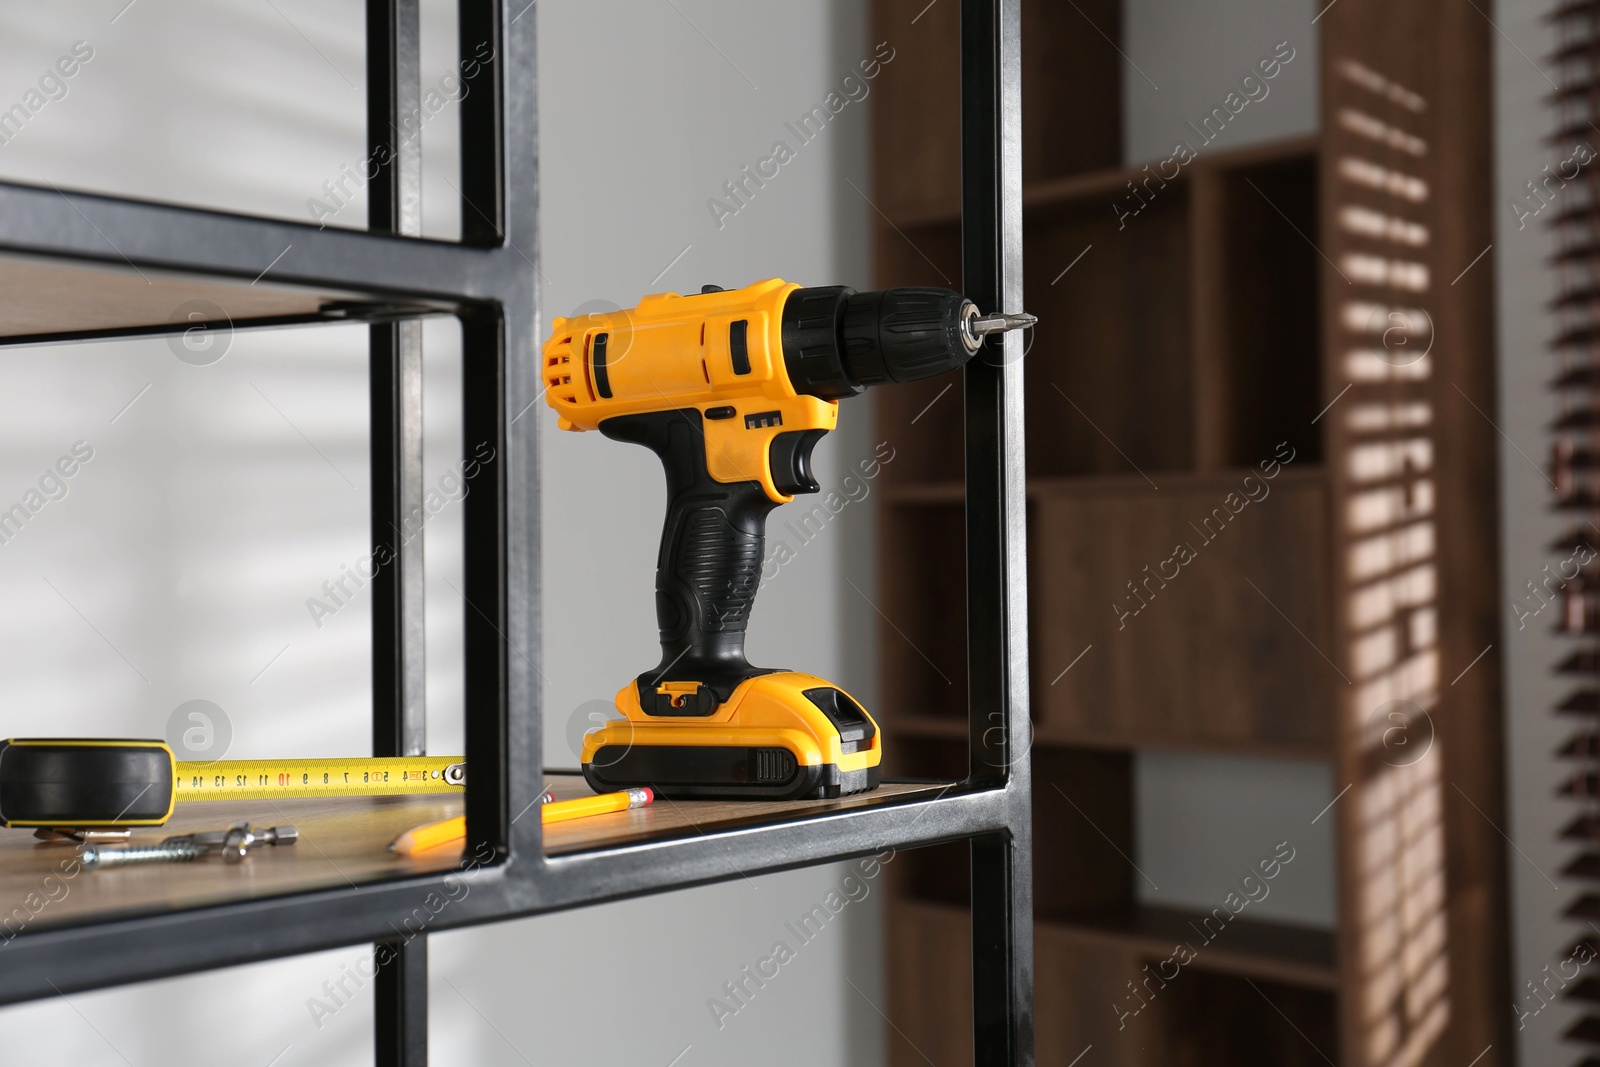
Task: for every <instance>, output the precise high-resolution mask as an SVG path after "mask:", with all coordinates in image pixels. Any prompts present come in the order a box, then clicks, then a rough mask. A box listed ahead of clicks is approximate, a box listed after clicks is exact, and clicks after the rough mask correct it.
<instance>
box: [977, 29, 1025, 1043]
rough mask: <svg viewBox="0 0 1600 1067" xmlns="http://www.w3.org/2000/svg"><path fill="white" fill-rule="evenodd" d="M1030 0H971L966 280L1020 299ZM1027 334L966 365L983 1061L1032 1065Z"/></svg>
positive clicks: (987, 349)
mask: <svg viewBox="0 0 1600 1067" xmlns="http://www.w3.org/2000/svg"><path fill="white" fill-rule="evenodd" d="M1021 83H1022V48H1021V0H962V5H961V184H962V190H961V197H962V201H961V219H962V226H961V231H962V232H961V245H962V249H961V254H962V275H963V287H964V290H965V292H966V294H967V296H968V297H969V298H971V299H972V300H973V301H974V302H976V303H977V304H978V306H979V307H980V308H982V309H984V310H985V311H1021V310H1022V100H1021ZM1022 355H1023V338H1022V337H1021V336H1020V335H1018V334H1016V333H1006V334H1002V335H1000V337H999V338H991V339H990V340H989V341H988V343H987V344H986V345H985V346H984V349H983V351H982V352H980V353H979V356H978V358H977V359H974V360H973V361H972V362H971V363H970V364H968V367H967V370H966V476H967V503H966V508H967V650H968V651H967V656H968V677H969V693H968V700H969V709H970V710H969V716H970V727H969V731H970V732H969V742H968V743H969V746H970V753H971V756H970V760H971V762H970V773H971V776H972V779H973V780H974V781H975V782H982V783H988V784H995V785H1003V786H1004V787H1005V790H1006V806H1007V815H1008V818H1007V822H1008V824H1009V828H1008V830H1006V831H1004V832H1002V833H999V834H993V835H988V836H984V837H979V838H974V839H973V841H972V845H971V849H972V975H973V983H972V991H973V1038H974V1044H975V1048H974V1057H973V1062H974V1063H976V1064H979V1065H980V1067H991V1065H992V1067H999V1065H1015V1064H1031V1063H1033V859H1032V834H1033V828H1032V775H1031V771H1030V763H1029V746H1030V744H1031V741H1032V728H1031V724H1030V722H1029V710H1028V637H1027V634H1028V617H1027V588H1026V584H1027V583H1026V574H1027V557H1026V545H1025V535H1026V523H1027V511H1026V508H1027V503H1026V487H1025V484H1024V465H1023V434H1022V429H1023V424H1022V416H1023V407H1022Z"/></svg>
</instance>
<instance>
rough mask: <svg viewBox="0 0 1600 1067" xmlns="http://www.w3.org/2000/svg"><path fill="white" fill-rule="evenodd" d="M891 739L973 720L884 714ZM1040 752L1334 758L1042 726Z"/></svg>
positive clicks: (962, 736) (948, 733)
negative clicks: (1054, 749)
mask: <svg viewBox="0 0 1600 1067" xmlns="http://www.w3.org/2000/svg"><path fill="white" fill-rule="evenodd" d="M879 720H880V721H881V722H882V723H883V726H884V730H885V733H886V734H888V736H889V737H890V739H891V740H892V739H894V738H896V737H906V738H912V739H917V740H934V741H946V740H952V741H965V740H966V739H967V721H966V720H965V719H957V718H950V717H944V716H931V715H922V716H915V715H914V716H906V717H900V716H897V715H894V714H893V713H892V712H891V713H888V714H883V715H880V716H879ZM1033 744H1034V747H1035V748H1063V749H1071V748H1082V749H1093V750H1096V751H1102V752H1138V751H1141V750H1159V751H1169V752H1195V753H1203V754H1208V755H1219V756H1251V757H1256V758H1261V759H1287V760H1302V761H1307V762H1312V763H1325V762H1329V761H1331V760H1332V759H1333V758H1334V753H1333V752H1332V751H1331V750H1330V749H1327V748H1324V747H1321V746H1315V745H1299V744H1294V743H1292V742H1277V741H1266V740H1260V739H1256V738H1236V737H1212V738H1208V737H1187V736H1184V737H1164V736H1162V735H1161V734H1160V733H1154V732H1151V731H1149V730H1144V731H1140V732H1139V733H1138V734H1116V735H1113V734H1090V733H1084V732H1081V731H1072V730H1061V729H1051V728H1049V727H1036V729H1035V733H1034V737H1033Z"/></svg>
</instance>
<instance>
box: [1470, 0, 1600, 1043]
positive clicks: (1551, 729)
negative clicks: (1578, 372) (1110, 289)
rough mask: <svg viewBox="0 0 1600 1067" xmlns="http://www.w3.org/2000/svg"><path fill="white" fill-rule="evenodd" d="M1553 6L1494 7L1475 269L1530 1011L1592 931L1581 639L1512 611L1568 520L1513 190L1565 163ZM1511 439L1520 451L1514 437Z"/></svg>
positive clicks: (1550, 1031) (1517, 966)
mask: <svg viewBox="0 0 1600 1067" xmlns="http://www.w3.org/2000/svg"><path fill="white" fill-rule="evenodd" d="M1553 6H1554V5H1552V4H1550V3H1548V2H1546V0H1502V2H1501V3H1499V4H1497V5H1496V7H1495V10H1494V11H1493V12H1492V14H1493V15H1494V18H1495V24H1496V25H1497V26H1498V27H1499V30H1500V33H1497V34H1496V35H1495V38H1494V46H1495V54H1494V62H1495V70H1494V77H1495V100H1496V114H1495V136H1496V140H1497V142H1498V143H1497V146H1496V161H1495V204H1494V211H1495V216H1494V217H1495V237H1494V252H1493V253H1492V255H1491V256H1490V257H1486V258H1485V260H1484V263H1482V264H1480V265H1479V269H1481V268H1482V267H1483V266H1485V265H1488V264H1489V263H1490V262H1493V264H1494V267H1495V270H1496V272H1497V278H1498V283H1499V284H1498V290H1499V292H1498V309H1497V310H1498V314H1499V336H1498V338H1497V342H1498V345H1499V363H1500V403H1499V412H1498V414H1497V416H1496V420H1495V421H1496V422H1497V423H1498V425H1499V429H1500V430H1501V431H1503V432H1504V434H1505V437H1504V438H1501V447H1500V495H1501V538H1502V546H1501V552H1502V556H1503V560H1504V562H1503V566H1502V570H1501V574H1500V587H1501V590H1502V595H1501V599H1502V602H1503V603H1504V605H1505V607H1504V608H1503V610H1504V611H1505V615H1504V616H1503V617H1502V618H1503V623H1502V628H1501V633H1502V634H1503V635H1504V636H1503V638H1502V640H1503V642H1504V643H1503V646H1502V649H1501V653H1502V655H1503V656H1504V662H1505V665H1506V741H1507V745H1508V753H1507V770H1508V775H1509V777H1508V782H1507V784H1508V789H1507V797H1508V805H1507V806H1508V808H1509V812H1508V815H1509V826H1507V827H1506V830H1507V832H1508V833H1509V834H1510V836H1511V841H1512V843H1513V845H1514V846H1515V847H1514V848H1508V850H1507V859H1506V861H1507V863H1508V865H1509V868H1508V869H1509V874H1510V879H1511V902H1512V907H1513V918H1514V921H1515V926H1514V928H1513V932H1514V937H1513V955H1512V972H1511V985H1512V994H1513V996H1516V997H1518V998H1519V1000H1518V1003H1519V1004H1520V1005H1521V1010H1523V1011H1528V1010H1532V1009H1535V1008H1538V1006H1539V1001H1538V1000H1537V999H1534V998H1533V997H1532V995H1531V994H1529V992H1528V989H1527V987H1526V985H1525V983H1526V982H1528V981H1538V980H1540V979H1542V978H1543V977H1544V974H1543V968H1544V967H1545V965H1546V964H1554V963H1556V962H1557V961H1558V960H1559V959H1561V958H1562V957H1563V956H1564V955H1565V951H1566V949H1567V948H1568V947H1570V945H1571V943H1572V942H1574V941H1576V940H1577V939H1578V938H1579V937H1580V936H1582V935H1585V934H1588V933H1589V931H1588V930H1587V929H1586V928H1584V927H1583V926H1580V925H1575V924H1572V923H1567V922H1563V921H1561V920H1560V918H1559V913H1560V911H1561V910H1562V909H1563V908H1565V907H1566V906H1567V905H1568V904H1570V903H1571V902H1572V901H1573V899H1575V898H1576V897H1577V895H1578V894H1579V892H1580V891H1581V890H1582V888H1583V887H1582V885H1581V884H1579V883H1577V882H1574V881H1572V880H1570V879H1565V878H1562V877H1561V874H1560V871H1561V868H1562V867H1563V866H1564V865H1565V864H1566V862H1567V860H1569V859H1570V858H1571V855H1572V850H1571V849H1569V848H1567V847H1565V846H1562V845H1560V844H1558V843H1557V841H1556V834H1557V833H1558V832H1559V831H1560V829H1561V827H1563V826H1564V825H1566V823H1567V822H1568V821H1569V820H1570V819H1571V818H1572V817H1573V816H1574V815H1575V814H1577V807H1576V806H1575V805H1574V804H1573V803H1572V802H1571V801H1565V800H1561V799H1558V798H1557V797H1556V796H1555V795H1554V787H1555V783H1556V778H1557V775H1558V774H1559V773H1560V772H1561V770H1562V768H1561V767H1560V766H1559V765H1558V762H1557V761H1556V760H1555V759H1553V758H1552V756H1551V754H1552V753H1553V752H1554V751H1555V750H1556V749H1557V748H1558V747H1559V746H1560V745H1561V744H1563V743H1564V742H1565V741H1566V740H1567V738H1568V736H1569V735H1570V734H1571V732H1572V730H1573V729H1574V728H1575V727H1576V726H1577V723H1576V722H1573V721H1570V720H1569V721H1565V722H1563V721H1561V719H1560V717H1558V716H1557V715H1555V714H1554V713H1553V710H1552V709H1553V708H1554V707H1555V706H1556V704H1557V703H1559V702H1560V700H1561V698H1563V697H1564V696H1566V694H1567V692H1568V691H1569V690H1570V689H1571V688H1573V686H1572V685H1571V684H1570V682H1567V681H1563V680H1560V679H1557V678H1556V676H1555V675H1553V674H1552V673H1551V670H1550V669H1551V667H1552V666H1554V664H1555V663H1556V662H1557V660H1558V659H1560V658H1562V657H1563V656H1564V655H1565V654H1566V653H1567V652H1569V651H1570V650H1571V648H1572V647H1573V646H1571V645H1570V643H1569V642H1566V641H1562V640H1558V639H1556V638H1555V637H1553V636H1551V634H1550V632H1549V631H1550V628H1551V626H1552V625H1553V622H1552V620H1551V618H1550V616H1551V614H1552V613H1553V612H1554V611H1555V609H1554V608H1553V607H1552V608H1546V609H1544V611H1543V612H1541V613H1540V614H1539V615H1536V616H1534V617H1532V618H1531V619H1529V620H1528V623H1527V626H1526V627H1524V628H1520V629H1519V626H1518V617H1517V615H1516V614H1515V613H1514V612H1513V611H1512V608H1511V605H1512V604H1513V603H1514V602H1522V601H1525V600H1526V599H1527V597H1528V591H1527V588H1526V584H1525V583H1527V582H1529V581H1533V582H1535V583H1537V582H1539V581H1540V579H1541V578H1542V577H1543V576H1542V575H1541V573H1540V570H1541V568H1543V567H1544V566H1545V564H1547V563H1550V564H1554V563H1556V562H1557V561H1558V560H1559V558H1560V556H1559V554H1556V553H1552V552H1550V551H1549V550H1548V548H1547V546H1548V545H1549V544H1550V542H1551V541H1553V540H1554V539H1555V538H1556V536H1557V535H1558V534H1559V533H1560V532H1561V529H1562V527H1563V526H1564V525H1565V523H1564V521H1563V517H1561V516H1556V515H1553V514H1552V513H1551V511H1550V501H1551V488H1550V484H1549V483H1548V482H1547V481H1546V480H1545V478H1544V474H1543V471H1542V467H1543V465H1544V464H1545V463H1546V462H1547V458H1548V455H1549V434H1548V430H1547V427H1548V425H1549V423H1550V420H1551V418H1552V417H1553V416H1554V414H1555V397H1554V396H1553V394H1552V393H1551V392H1550V389H1549V386H1548V382H1549V380H1550V378H1551V377H1552V375H1553V374H1554V372H1555V359H1554V357H1553V355H1552V353H1551V352H1550V349H1549V342H1550V339H1551V338H1552V337H1553V336H1555V320H1554V319H1553V318H1552V317H1551V316H1550V315H1549V314H1548V313H1547V312H1546V311H1545V309H1544V308H1545V303H1546V301H1548V300H1549V299H1550V298H1551V297H1552V296H1554V295H1555V278H1554V275H1553V272H1552V271H1551V270H1550V269H1549V266H1548V264H1549V256H1550V254H1551V253H1552V252H1553V251H1554V247H1555V246H1554V242H1553V241H1552V240H1551V235H1550V231H1549V227H1548V225H1547V221H1548V219H1549V217H1550V215H1551V214H1553V213H1554V209H1552V210H1551V211H1549V212H1547V213H1545V214H1544V215H1542V216H1541V217H1540V218H1538V219H1534V220H1530V221H1528V222H1527V224H1526V225H1525V226H1524V227H1523V228H1521V229H1519V228H1518V220H1517V216H1516V213H1514V212H1513V211H1512V210H1511V207H1510V202H1511V201H1512V199H1513V198H1515V197H1517V196H1518V194H1522V195H1523V197H1524V198H1526V195H1527V190H1526V189H1525V188H1524V185H1523V183H1525V182H1527V181H1529V180H1533V179H1537V178H1540V177H1542V171H1543V168H1544V167H1545V165H1546V164H1549V165H1551V166H1552V167H1554V166H1555V165H1557V164H1559V162H1560V161H1561V160H1562V159H1564V158H1566V156H1567V155H1568V154H1569V153H1570V151H1571V148H1572V146H1571V145H1567V146H1565V150H1559V146H1555V145H1551V144H1548V143H1547V138H1548V137H1549V134H1550V132H1551V131H1552V130H1553V129H1554V121H1553V116H1552V114H1551V111H1550V108H1549V106H1548V104H1547V103H1546V99H1545V98H1546V97H1547V96H1548V95H1549V93H1550V92H1551V85H1550V82H1548V81H1546V80H1545V75H1546V74H1548V75H1550V76H1551V77H1553V76H1554V70H1553V68H1551V66H1550V65H1549V63H1548V62H1547V61H1546V57H1547V56H1548V55H1549V54H1550V52H1551V51H1552V49H1553V47H1554V36H1553V34H1552V33H1551V28H1550V26H1549V24H1548V23H1547V22H1545V21H1544V19H1545V17H1546V16H1547V15H1548V14H1549V12H1550V11H1551V9H1552V8H1553ZM1541 70H1542V73H1541ZM1589 144H1590V146H1591V148H1595V147H1600V139H1595V138H1594V137H1593V136H1592V135H1591V139H1590V140H1589ZM1558 206H1559V204H1558ZM1506 438H1509V439H1510V441H1511V443H1512V444H1513V445H1514V446H1515V447H1512V446H1511V445H1508V444H1506V443H1505V442H1506ZM1519 450H1520V451H1519ZM1525 457H1531V461H1532V462H1531V463H1530V459H1529V458H1525ZM1534 463H1537V464H1539V465H1540V468H1541V469H1535V467H1534V466H1533V465H1532V464H1534ZM1546 876H1548V877H1549V878H1550V879H1553V880H1554V882H1555V883H1556V885H1558V886H1560V889H1559V890H1558V889H1556V888H1555V887H1554V886H1552V885H1551V883H1550V881H1547V880H1546ZM1506 1010H1507V1011H1510V1010H1511V1006H1510V1005H1507V1007H1506ZM1576 1017H1577V1012H1575V1011H1574V1010H1573V1009H1572V1008H1571V1007H1570V1006H1566V1005H1561V1004H1557V1005H1555V1006H1552V1007H1550V1008H1546V1009H1544V1010H1543V1011H1540V1012H1539V1013H1538V1014H1537V1015H1534V1016H1532V1017H1530V1018H1527V1019H1525V1020H1523V1023H1522V1027H1521V1030H1520V1032H1519V1033H1518V1039H1519V1042H1520V1052H1521V1056H1522V1062H1523V1063H1526V1064H1545V1063H1561V1062H1564V1061H1567V1060H1570V1059H1573V1058H1574V1057H1575V1056H1576V1052H1575V1050H1574V1047H1573V1046H1571V1045H1564V1044H1563V1043H1562V1042H1561V1041H1560V1035H1561V1031H1563V1030H1565V1029H1566V1028H1567V1026H1569V1025H1570V1024H1571V1023H1572V1021H1573V1020H1574V1019H1575V1018H1576Z"/></svg>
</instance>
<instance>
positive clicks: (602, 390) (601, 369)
mask: <svg viewBox="0 0 1600 1067" xmlns="http://www.w3.org/2000/svg"><path fill="white" fill-rule="evenodd" d="M610 337H611V335H610V334H608V333H597V334H595V335H594V341H593V342H592V343H591V344H590V346H589V352H590V362H591V363H592V364H593V366H594V389H595V392H597V393H599V394H600V395H601V397H603V398H604V399H606V400H610V399H611V379H610V377H609V376H607V374H606V341H607V340H608V339H609V338H610Z"/></svg>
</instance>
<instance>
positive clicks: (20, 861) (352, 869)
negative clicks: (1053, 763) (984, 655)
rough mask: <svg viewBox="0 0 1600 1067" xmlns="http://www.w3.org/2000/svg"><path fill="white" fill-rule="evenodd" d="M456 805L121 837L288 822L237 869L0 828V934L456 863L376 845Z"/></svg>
mask: <svg viewBox="0 0 1600 1067" xmlns="http://www.w3.org/2000/svg"><path fill="white" fill-rule="evenodd" d="M545 781H546V785H547V786H548V787H549V788H550V789H551V790H553V792H554V793H555V795H556V798H557V799H567V798H569V797H577V796H586V795H589V794H590V793H591V792H592V791H591V790H590V789H589V787H588V785H587V784H586V783H585V782H584V781H583V778H582V777H581V776H579V775H577V774H575V773H574V774H550V775H547V776H546V779H545ZM943 788H945V786H943V785H939V784H929V783H907V782H886V783H884V784H883V785H882V786H880V787H879V788H878V789H876V790H874V791H872V792H870V793H862V794H856V795H854V796H849V797H842V798H840V799H838V800H821V801H782V802H776V801H706V800H702V801H671V800H665V799H660V800H657V801H656V802H655V803H654V804H652V805H650V806H649V807H646V808H636V809H634V810H632V811H624V812H614V813H612V814H608V815H599V816H594V817H592V818H587V819H574V820H572V821H570V822H565V823H556V824H553V825H551V826H549V827H547V828H546V830H545V850H546V854H547V855H552V856H554V855H567V854H572V853H577V852H584V851H590V850H595V849H603V848H606V847H608V846H618V845H623V844H631V843H636V842H639V841H644V840H656V839H664V838H671V837H682V836H691V835H697V834H710V833H714V832H717V831H727V830H731V829H734V828H736V827H739V826H743V825H749V824H752V823H770V822H778V821H783V820H786V819H793V818H799V817H802V816H806V815H814V814H819V813H822V812H826V811H836V810H840V809H846V808H855V807H864V806H868V805H873V804H879V803H883V802H884V801H886V800H890V799H896V800H899V799H905V798H907V797H911V796H916V795H921V794H927V795H932V794H935V793H937V792H938V791H939V790H941V789H943ZM461 810H462V801H461V799H460V798H458V797H448V796H446V797H440V796H422V797H349V798H337V799H321V800H283V801H268V800H259V801H238V802H226V801H208V802H186V803H181V804H179V805H178V807H177V810H176V811H175V812H174V814H173V817H172V819H171V820H170V821H169V822H168V823H167V825H166V826H162V827H156V828H152V829H142V830H136V831H134V834H133V839H132V843H134V844H155V843H156V842H159V841H160V840H161V839H162V838H164V837H168V836H171V835H174V834H185V833H193V832H197V831H203V830H215V829H219V828H221V827H224V826H226V825H228V824H229V823H230V822H233V821H235V820H240V819H244V820H248V821H249V822H250V823H251V824H252V825H255V826H281V825H283V824H285V823H290V824H293V825H294V826H295V827H296V828H297V829H298V830H299V831H300V840H299V842H298V843H297V844H295V845H293V846H292V847H262V848H260V849H257V850H254V851H252V852H251V854H250V857H249V859H247V860H245V861H244V862H243V863H239V864H226V863H224V862H222V860H220V859H217V858H208V859H204V860H198V861H195V862H191V863H155V864H146V865H140V866H129V867H118V868H108V869H106V870H98V871H90V870H84V869H82V868H81V866H78V867H76V873H75V874H72V875H70V876H68V875H66V874H64V873H63V864H65V865H66V868H65V869H69V870H70V869H73V867H74V866H75V865H74V864H72V862H71V861H72V859H73V857H74V856H75V848H76V846H73V845H68V844H62V843H54V844H52V843H46V842H41V841H38V840H37V839H35V838H34V836H33V831H31V830H0V937H4V934H5V933H6V932H11V933H26V932H33V931H38V930H44V929H48V928H51V927H60V926H64V925H75V924H79V923H84V922H94V921H100V920H105V919H110V918H116V917H119V916H127V915H132V914H139V913H150V912H161V911H171V910H176V909H180V908H194V907H205V906H208V905H215V904H222V903H227V902H230V901H237V900H243V899H250V898H256V897H267V896H277V895H281V894H287V893H301V892H308V891H313V890H319V889H330V888H336V887H339V886H346V885H358V884H361V883H364V882H375V881H381V880H384V879H391V878H405V877H409V876H413V875H420V874H430V873H437V872H439V871H447V870H450V869H452V868H454V867H456V866H457V865H458V864H460V863H461V861H462V857H461V849H459V848H450V847H446V848H439V849H433V850H429V851H427V852H424V853H420V854H418V855H415V856H410V857H401V856H395V855H393V854H391V853H390V852H389V851H388V850H387V845H388V844H389V842H390V841H392V840H393V839H394V838H395V837H396V836H397V835H399V834H400V833H401V832H402V831H404V830H407V829H410V828H411V827H413V826H417V825H420V824H422V823H426V822H433V821H436V820H439V819H447V818H450V817H452V816H454V815H459V814H461ZM530 817H531V816H530ZM52 876H53V877H52ZM8 921H9V925H7V924H8Z"/></svg>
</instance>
